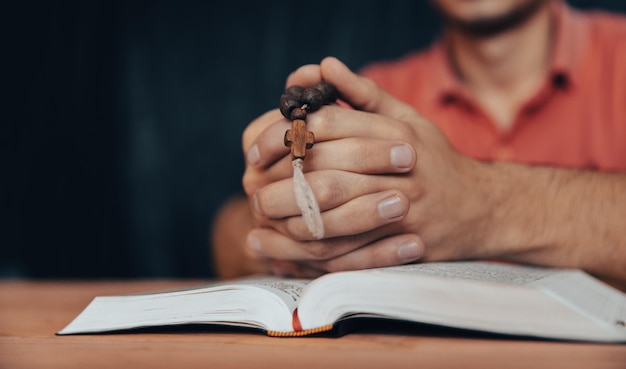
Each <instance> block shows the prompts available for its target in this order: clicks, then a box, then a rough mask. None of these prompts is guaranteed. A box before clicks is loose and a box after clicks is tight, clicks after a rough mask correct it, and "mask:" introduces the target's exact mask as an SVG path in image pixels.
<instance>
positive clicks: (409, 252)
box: [398, 242, 422, 260]
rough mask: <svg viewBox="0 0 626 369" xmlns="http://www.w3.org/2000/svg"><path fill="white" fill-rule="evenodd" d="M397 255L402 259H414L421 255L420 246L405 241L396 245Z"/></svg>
mask: <svg viewBox="0 0 626 369" xmlns="http://www.w3.org/2000/svg"><path fill="white" fill-rule="evenodd" d="M398 256H399V257H400V259H402V260H415V259H419V258H420V257H421V256H422V248H421V247H420V246H419V245H418V244H417V243H415V242H409V243H405V244H404V245H401V246H400V247H398Z"/></svg>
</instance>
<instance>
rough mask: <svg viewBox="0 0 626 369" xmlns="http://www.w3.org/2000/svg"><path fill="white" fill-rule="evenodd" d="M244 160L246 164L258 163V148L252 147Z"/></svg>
mask: <svg viewBox="0 0 626 369" xmlns="http://www.w3.org/2000/svg"><path fill="white" fill-rule="evenodd" d="M246 158H247V159H248V163H250V164H252V165H257V164H258V163H259V160H261V153H259V147H258V146H257V145H253V146H252V147H251V148H250V149H249V150H248V155H246Z"/></svg>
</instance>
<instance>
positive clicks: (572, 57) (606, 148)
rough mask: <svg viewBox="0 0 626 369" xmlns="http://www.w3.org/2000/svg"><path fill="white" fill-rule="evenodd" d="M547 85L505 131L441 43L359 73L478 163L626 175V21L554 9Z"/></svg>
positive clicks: (621, 17) (619, 18) (593, 13)
mask: <svg viewBox="0 0 626 369" xmlns="http://www.w3.org/2000/svg"><path fill="white" fill-rule="evenodd" d="M557 13H558V14H557V27H556V30H557V31H556V34H555V49H554V53H553V55H552V58H551V62H550V68H549V71H548V73H547V75H546V79H545V82H544V84H543V86H542V87H541V88H540V89H539V91H537V93H536V94H535V95H534V96H533V97H532V98H531V99H530V100H529V101H527V102H526V104H525V105H523V107H522V108H521V109H520V110H519V111H518V113H517V114H516V117H515V121H514V124H513V126H512V128H511V129H510V130H508V131H506V132H503V131H501V130H499V129H498V128H497V126H496V125H495V123H494V122H493V120H492V119H491V118H490V117H489V116H487V114H485V113H484V111H483V110H482V109H481V107H480V106H479V104H477V102H476V101H475V100H473V99H472V98H471V96H470V95H469V94H468V93H467V92H466V89H465V88H464V86H463V84H462V83H461V82H460V81H459V80H458V79H457V78H456V76H455V74H454V73H453V71H452V69H451V67H450V64H449V59H448V57H447V55H446V51H445V48H444V47H443V45H442V41H438V42H436V43H434V44H433V45H432V46H431V47H430V48H429V49H427V50H425V51H420V52H417V53H413V54H409V55H407V56H406V57H404V58H401V59H399V60H396V61H390V62H381V63H377V64H373V65H370V66H369V67H367V68H365V69H364V70H363V71H362V73H361V74H362V75H365V76H367V77H369V78H371V79H373V80H374V81H376V82H377V83H378V84H379V85H380V86H381V87H382V88H383V89H385V90H387V91H388V92H389V93H391V94H392V95H394V96H396V97H397V98H399V99H401V100H403V101H405V102H406V103H408V104H410V105H412V106H413V107H415V108H416V109H417V110H418V111H419V112H420V114H422V115H423V116H425V117H426V118H428V119H429V120H431V121H432V122H434V123H435V124H436V125H437V126H438V127H439V128H440V129H441V131H442V132H443V133H444V134H445V135H446V136H447V137H448V139H449V140H450V142H451V144H452V145H453V146H454V147H455V148H456V149H457V150H459V151H460V152H461V153H463V154H465V155H468V156H471V157H474V158H476V159H481V160H504V161H514V162H519V163H528V164H539V165H543V164H545V165H552V166H561V167H570V168H585V169H599V170H606V171H623V170H626V17H623V16H618V15H615V14H610V13H606V12H600V11H596V12H586V13H583V12H580V11H577V10H574V9H572V8H569V7H568V6H567V5H562V6H560V7H559V8H558V10H557Z"/></svg>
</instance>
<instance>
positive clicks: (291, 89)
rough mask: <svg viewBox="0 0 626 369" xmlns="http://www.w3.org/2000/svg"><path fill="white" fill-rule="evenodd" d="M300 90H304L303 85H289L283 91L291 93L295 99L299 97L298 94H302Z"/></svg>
mask: <svg viewBox="0 0 626 369" xmlns="http://www.w3.org/2000/svg"><path fill="white" fill-rule="evenodd" d="M302 91H304V87H302V86H289V87H287V88H286V89H285V93H286V94H288V95H291V96H292V97H294V98H295V99H296V100H299V99H300V96H301V95H302Z"/></svg>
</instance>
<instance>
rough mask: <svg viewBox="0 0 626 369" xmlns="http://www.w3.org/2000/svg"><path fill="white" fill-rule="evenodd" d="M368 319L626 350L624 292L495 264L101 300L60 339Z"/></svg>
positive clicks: (571, 274)
mask: <svg viewBox="0 0 626 369" xmlns="http://www.w3.org/2000/svg"><path fill="white" fill-rule="evenodd" d="M359 318H382V319H390V320H391V321H398V322H402V321H406V322H412V323H424V324H428V325H434V326H442V327H451V328H459V329H463V330H469V331H477V332H487V333H494V334H501V335H508V336H521V337H530V338H543V339H553V340H566V341H588V342H626V326H625V325H626V324H625V321H626V294H624V293H623V292H621V291H619V290H617V289H615V288H613V287H611V286H609V285H606V284H604V283H603V282H601V281H599V280H598V279H596V278H594V277H592V276H591V275H589V274H587V273H585V272H583V271H580V270H568V269H550V268H540V267H531V266H522V265H513V264H507V263H500V262H493V261H464V262H440V263H422V264H409V265H403V266H396V267H389V268H378V269H369V270H358V271H347V272H336V273H329V274H326V275H323V276H321V277H319V278H316V279H313V280H305V279H288V278H278V277H268V276H258V277H257V276H254V277H247V278H242V279H235V280H229V281H219V282H215V283H211V284H207V285H202V286H195V285H194V286H192V287H190V288H186V289H182V290H171V291H158V292H154V293H144V294H134V295H122V296H98V297H95V298H94V299H93V300H92V302H91V303H90V304H88V306H87V307H86V308H85V309H84V310H83V311H82V312H81V313H80V314H79V315H78V316H77V317H76V318H75V319H74V320H73V321H72V322H70V323H69V324H68V325H67V326H66V327H65V328H63V329H62V330H61V331H59V332H57V334H59V335H66V334H84V333H100V332H115V331H126V330H129V329H137V328H144V327H164V326H169V325H187V324H210V325H230V326H243V327H252V328H256V329H260V330H261V331H263V332H264V333H266V334H268V335H270V336H275V337H295V336H305V335H314V334H317V333H321V332H326V331H329V332H330V333H331V334H332V331H333V329H334V328H336V327H337V326H339V325H341V324H343V323H344V322H347V321H351V320H353V319H359ZM416 326H417V325H416ZM210 329H211V328H210V326H207V330H210Z"/></svg>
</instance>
